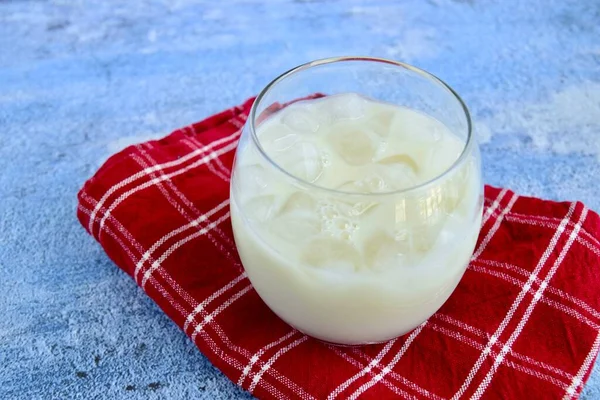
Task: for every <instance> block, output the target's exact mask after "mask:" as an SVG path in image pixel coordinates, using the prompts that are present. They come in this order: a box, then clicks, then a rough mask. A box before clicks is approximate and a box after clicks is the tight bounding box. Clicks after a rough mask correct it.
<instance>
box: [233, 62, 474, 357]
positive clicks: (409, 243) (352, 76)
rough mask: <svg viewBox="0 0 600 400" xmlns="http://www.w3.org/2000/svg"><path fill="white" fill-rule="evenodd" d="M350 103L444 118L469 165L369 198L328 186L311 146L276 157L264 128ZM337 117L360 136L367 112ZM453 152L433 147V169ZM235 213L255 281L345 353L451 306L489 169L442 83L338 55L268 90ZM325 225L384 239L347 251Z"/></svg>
mask: <svg viewBox="0 0 600 400" xmlns="http://www.w3.org/2000/svg"><path fill="white" fill-rule="evenodd" d="M344 93H355V94H358V95H360V96H361V97H360V99H365V98H366V99H371V100H374V101H379V102H383V103H386V104H388V105H393V106H397V107H400V108H401V109H403V110H411V111H415V112H418V113H419V115H423V116H426V117H429V118H431V119H435V120H436V121H438V122H439V123H441V124H443V126H445V127H446V128H447V130H448V131H449V132H451V133H452V135H453V136H455V137H456V138H457V139H458V140H459V141H460V146H461V147H462V152H460V156H458V158H457V159H456V160H455V161H454V162H453V163H451V165H450V166H449V167H447V168H444V169H443V170H441V171H439V172H438V173H437V175H436V176H435V177H434V178H433V179H430V180H428V181H426V182H421V183H419V184H416V185H413V186H410V187H405V188H402V189H399V190H387V191H386V190H382V191H379V192H376V193H373V192H369V193H366V192H364V191H357V190H353V189H352V188H351V187H350V188H344V187H342V188H329V187H325V186H322V185H320V183H319V180H318V172H319V171H320V170H319V168H327V167H328V166H327V160H326V157H324V156H323V154H320V153H315V154H316V158H315V157H312V156H313V155H312V154H310V152H309V153H307V154H304V153H303V151H304V150H303V149H302V148H297V149H296V150H294V151H291V152H288V153H285V154H277V152H276V151H273V150H269V149H267V148H266V147H267V146H265V143H264V140H266V139H265V137H266V136H265V135H261V134H260V132H261V127H262V126H263V124H265V123H268V122H269V121H270V120H272V119H273V118H282V117H281V116H282V115H283V114H282V113H283V111H284V110H285V109H286V107H288V106H290V105H291V104H296V103H297V102H299V101H303V102H305V103H306V104H309V103H310V102H311V100H307V99H311V98H315V97H320V96H332V95H338V94H344ZM344 98H345V99H351V98H355V99H356V98H357V97H352V96H350V97H344ZM312 101H316V100H312ZM336 107H337V111H339V112H341V113H342V114H344V115H345V116H346V118H347V121H346V123H347V124H349V126H351V125H352V121H353V113H354V112H359V111H357V110H355V107H356V104H354V102H353V101H346V102H344V101H341V102H339V104H338V105H337V106H336ZM332 118H333V117H332ZM313 122H314V121H313ZM287 128H290V129H292V130H294V129H296V132H295V134H297V135H300V136H301V135H304V134H312V135H315V134H316V135H319V134H326V132H321V131H320V130H321V128H322V127H321V126H319V124H315V123H311V121H306V120H302V119H297V120H295V121H292V123H291V124H290V125H289V126H287V127H286V129H287ZM307 132H308V133H307ZM395 134H397V132H394V131H393V130H392V131H390V132H389V135H391V136H393V135H395ZM402 134H403V135H407V132H406V129H405V130H404V132H403V133H402ZM408 135H414V136H415V137H414V138H409V139H410V140H413V139H414V140H415V141H416V140H419V137H417V136H419V135H422V132H421V131H420V130H417V129H415V130H414V132H413V131H411V128H410V127H408ZM443 143H444V142H440V143H439V144H436V143H435V142H434V143H433V144H431V145H430V146H429V147H428V148H427V149H426V150H427V152H428V153H427V154H429V157H431V158H430V159H429V161H428V162H429V163H436V151H438V150H443V148H442V146H444V144H443ZM309 150H311V151H314V150H315V149H312V148H310V149H309ZM318 150H320V149H317V151H318ZM409 155H410V154H409ZM410 156H414V157H420V156H419V155H418V154H416V155H410ZM282 157H283V158H282ZM285 157H288V158H289V157H300V158H299V159H300V160H301V162H302V163H303V164H302V171H304V172H305V174H302V173H298V172H297V171H294V170H290V168H287V169H286V168H284V166H283V165H282V164H285V163H282V162H281V161H282V160H285ZM315 163H316V164H315ZM315 168H316V169H315ZM307 171H308V172H307ZM311 172H314V173H313V175H311ZM315 174H316V175H315ZM315 177H316V178H315ZM230 207H231V220H232V225H233V231H234V236H235V242H236V246H237V249H238V252H239V255H240V258H241V261H242V264H243V266H244V269H245V270H246V272H247V275H248V278H249V279H250V281H251V283H252V285H253V286H254V288H255V289H256V291H257V292H258V294H259V295H260V297H261V298H262V300H263V301H264V302H265V303H266V304H267V306H268V307H269V308H270V309H271V310H272V311H273V312H275V314H277V315H278V316H279V317H280V318H281V319H283V320H284V321H286V322H287V323H288V324H290V325H291V326H293V327H294V328H296V329H298V330H299V331H301V332H303V333H305V334H307V335H310V336H313V337H315V338H317V339H320V340H323V341H327V342H330V343H336V344H346V345H354V344H367V343H377V342H382V341H386V340H389V339H391V338H394V337H397V336H400V335H403V334H405V333H407V332H409V331H411V330H412V329H414V328H416V327H417V326H419V325H420V324H421V323H423V322H424V321H425V320H426V319H427V318H429V317H430V316H431V315H433V314H434V313H435V312H436V311H437V310H438V309H439V308H440V307H441V306H442V304H443V303H444V302H445V301H446V300H447V299H448V297H449V296H450V295H451V293H452V292H453V290H454V289H455V288H456V286H457V284H458V282H459V281H460V279H461V277H462V276H463V274H464V271H465V269H466V267H467V265H468V262H469V260H470V257H471V256H472V254H473V251H474V247H475V244H476V241H477V237H478V235H479V230H480V225H481V217H482V207H483V185H482V178H481V161H480V154H479V149H478V146H477V144H476V141H475V138H474V137H473V133H472V126H471V119H470V115H469V112H468V110H467V107H466V106H465V104H464V103H463V101H462V100H461V99H460V97H459V96H458V95H457V94H456V93H455V92H454V90H452V89H451V88H450V87H449V86H448V85H446V84H445V83H444V82H442V81H441V80H440V79H438V78H437V77H435V76H433V75H431V74H429V73H427V72H425V71H423V70H421V69H418V68H415V67H413V66H410V65H407V64H404V63H400V62H395V61H390V60H385V59H378V58H368V57H339V58H329V59H324V60H318V61H313V62H310V63H307V64H304V65H301V66H298V67H296V68H294V69H292V70H290V71H288V72H285V73H284V74H282V75H281V76H279V77H277V78H276V79H275V80H273V81H272V82H271V83H269V84H268V85H267V86H266V87H265V89H263V90H262V92H261V93H260V94H259V95H258V97H257V98H256V101H255V102H254V105H253V106H252V109H251V112H250V114H249V117H248V119H247V122H246V124H245V126H244V128H243V132H242V136H241V139H240V142H239V146H238V149H237V153H236V161H235V164H234V167H233V172H232V179H231V205H230ZM323 224H330V225H332V224H333V225H334V226H335V225H336V224H337V225H340V229H342V230H343V231H344V232H347V231H348V229H350V230H353V231H360V230H361V229H366V227H367V226H369V227H370V228H369V229H371V231H373V232H376V233H374V234H372V235H371V237H368V238H363V239H362V240H361V242H360V243H355V244H353V245H348V242H344V241H342V240H340V238H338V237H332V236H331V235H330V234H329V233H328V231H326V230H324V229H323ZM374 225H376V226H375V228H377V229H375V230H373V229H372V228H373V226H374ZM390 249H391V250H390ZM386 251H388V253H389V254H388V253H386ZM382 254H388V255H389V257H391V258H390V259H391V260H394V261H393V267H390V268H378V264H377V263H378V262H379V261H377V260H379V258H378V257H381V256H382ZM357 265H360V266H361V267H360V268H359V267H356V266H357ZM386 265H387V264H386Z"/></svg>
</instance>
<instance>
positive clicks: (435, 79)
mask: <svg viewBox="0 0 600 400" xmlns="http://www.w3.org/2000/svg"><path fill="white" fill-rule="evenodd" d="M348 61H364V62H375V63H382V64H390V65H393V66H396V67H399V68H403V69H407V70H409V71H411V72H414V73H417V74H418V75H420V76H422V77H424V78H427V79H429V80H430V81H433V82H435V83H437V84H438V85H440V86H441V87H442V88H444V89H446V90H447V91H448V92H450V94H451V95H452V96H453V97H454V98H455V99H456V100H457V101H458V103H459V105H460V107H461V109H462V110H463V112H464V115H465V118H466V120H467V140H466V142H465V145H464V146H463V149H462V152H461V153H460V156H459V157H458V158H457V159H456V160H455V161H454V162H453V163H452V164H451V165H450V166H449V167H447V168H446V169H445V170H444V171H443V172H442V173H440V174H438V175H437V176H435V177H433V178H431V179H429V180H427V181H425V182H422V183H419V184H418V185H414V186H410V187H407V188H403V189H397V190H390V191H387V192H374V193H360V192H348V191H344V190H338V189H331V188H327V187H324V186H319V185H317V184H314V183H312V182H308V181H306V180H304V179H302V178H299V177H297V176H295V175H293V174H292V173H290V172H289V171H287V170H286V169H285V168H283V167H282V166H281V165H279V164H278V163H277V162H275V161H274V160H273V159H272V158H271V157H270V156H269V155H268V154H267V152H266V151H265V150H264V148H263V147H262V145H261V143H260V140H259V138H258V135H257V134H256V127H255V122H256V113H257V110H258V105H259V104H260V103H261V101H262V99H263V97H265V95H266V94H267V93H268V92H269V91H270V90H271V88H272V87H273V86H275V85H276V84H277V83H279V82H281V81H283V80H284V79H286V78H287V77H289V76H291V75H294V74H296V73H298V72H302V71H305V70H308V69H310V68H313V67H317V66H320V65H327V64H334V63H342V62H348ZM248 121H249V124H248V126H249V129H250V136H251V137H252V141H253V142H254V144H255V145H256V147H257V148H258V151H259V153H260V155H261V156H262V157H264V158H265V159H266V160H267V161H268V162H269V164H271V165H272V166H273V167H275V168H276V169H277V170H279V171H280V172H282V173H283V174H285V175H287V176H288V177H289V178H290V179H292V180H293V181H295V182H296V183H299V184H300V185H302V186H307V187H309V188H311V189H315V190H319V191H324V192H328V193H331V194H334V195H345V196H355V197H380V196H390V195H398V194H405V193H411V192H416V191H419V190H423V189H427V188H428V187H430V186H434V185H435V183H436V182H438V181H440V180H442V179H443V178H444V177H445V176H447V175H449V174H450V173H451V172H452V171H454V170H456V169H457V168H458V167H459V166H460V165H462V164H463V163H464V162H465V160H466V159H467V157H468V156H469V154H470V152H471V148H472V147H473V142H474V135H473V123H472V120H471V114H470V113H469V109H468V108H467V105H466V104H465V102H464V101H463V99H462V98H461V97H460V96H459V95H458V93H456V91H454V89H452V88H451V87H450V86H449V85H448V84H447V83H446V82H444V81H443V80H441V79H440V78H438V77H437V76H435V75H433V74H432V73H430V72H427V71H425V70H423V69H421V68H418V67H415V66H413V65H410V64H407V63H404V62H401V61H394V60H389V59H386V58H379V57H368V56H341V57H328V58H321V59H318V60H314V61H309V62H307V63H304V64H301V65H298V66H297V67H294V68H292V69H290V70H288V71H286V72H284V73H282V74H281V75H279V76H278V77H276V78H275V79H273V80H272V81H271V82H269V84H268V85H267V86H265V87H264V89H263V90H261V91H260V93H259V94H258V96H256V99H255V100H254V103H253V104H252V107H251V108H250V113H249V115H248Z"/></svg>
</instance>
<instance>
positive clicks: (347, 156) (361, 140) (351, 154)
mask: <svg viewBox="0 0 600 400" xmlns="http://www.w3.org/2000/svg"><path fill="white" fill-rule="evenodd" d="M328 140H329V143H330V145H331V147H332V148H333V149H334V150H335V152H336V153H338V155H339V156H340V157H341V158H342V159H343V160H344V161H345V162H346V163H347V164H349V165H364V164H367V163H369V162H371V160H372V159H373V156H374V155H375V151H376V150H377V142H378V141H379V139H378V138H377V136H376V135H375V134H374V133H373V132H371V131H368V130H366V129H365V127H364V126H361V125H356V124H351V123H338V124H336V125H334V126H333V127H332V128H331V133H330V134H329V137H328Z"/></svg>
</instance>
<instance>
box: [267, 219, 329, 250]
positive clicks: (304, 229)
mask: <svg viewBox="0 0 600 400" xmlns="http://www.w3.org/2000/svg"><path fill="white" fill-rule="evenodd" d="M271 229H272V231H273V233H274V234H275V235H277V236H278V237H281V238H283V239H284V240H287V241H289V242H291V243H293V244H297V243H302V242H304V241H306V240H309V239H311V238H312V237H314V236H315V235H318V234H319V233H320V232H321V222H320V221H319V220H318V219H317V218H316V216H315V215H314V214H313V215H301V214H287V215H283V216H280V217H277V218H276V219H275V220H273V222H272V223H271Z"/></svg>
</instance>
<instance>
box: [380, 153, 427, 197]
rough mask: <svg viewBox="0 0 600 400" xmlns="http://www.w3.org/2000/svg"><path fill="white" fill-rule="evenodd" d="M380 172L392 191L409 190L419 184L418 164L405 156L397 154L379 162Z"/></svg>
mask: <svg viewBox="0 0 600 400" xmlns="http://www.w3.org/2000/svg"><path fill="white" fill-rule="evenodd" d="M378 171H379V173H380V175H381V176H383V177H384V179H385V182H386V183H387V184H388V186H389V188H390V189H391V190H400V189H407V188H410V187H413V186H415V185H416V184H417V183H418V179H417V175H416V171H418V166H417V163H416V162H415V161H414V160H413V159H412V158H411V157H409V156H407V155H405V154H397V155H395V156H390V157H387V158H384V159H383V160H381V161H379V169H378Z"/></svg>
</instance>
